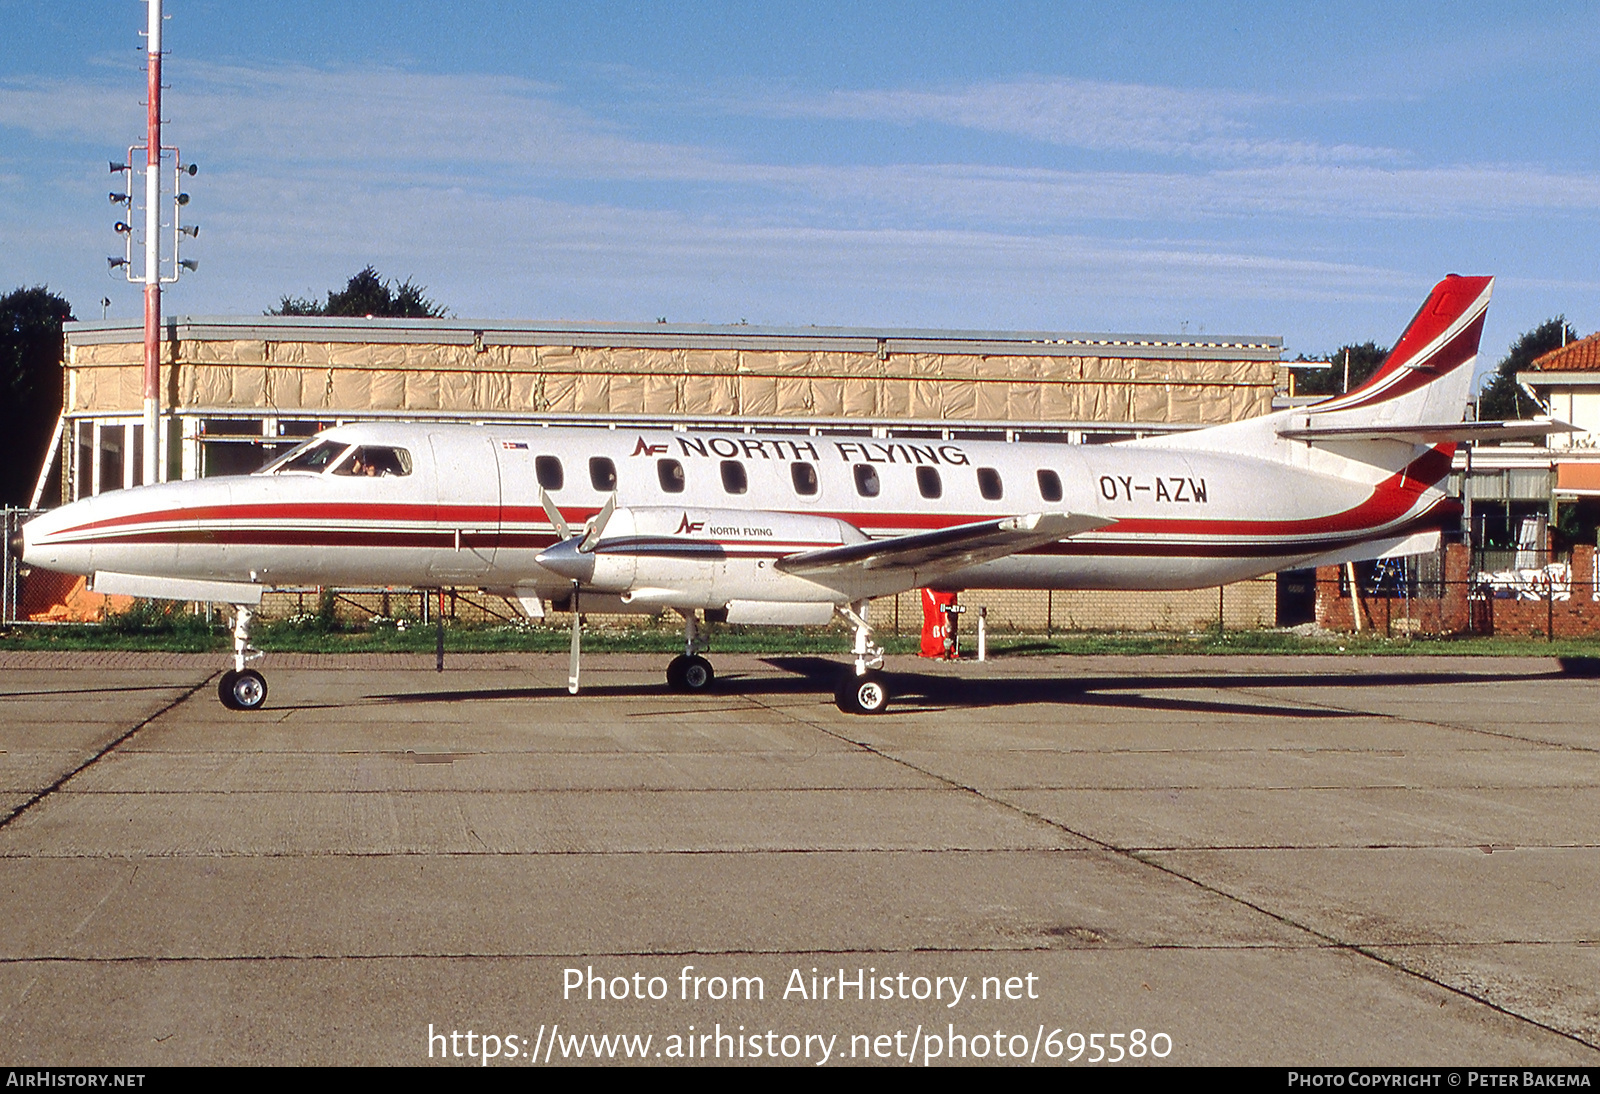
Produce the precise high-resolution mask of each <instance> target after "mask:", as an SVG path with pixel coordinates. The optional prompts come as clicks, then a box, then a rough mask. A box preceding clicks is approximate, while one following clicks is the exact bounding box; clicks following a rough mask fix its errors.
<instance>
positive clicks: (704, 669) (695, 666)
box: [667, 608, 717, 691]
mask: <svg viewBox="0 0 1600 1094" xmlns="http://www.w3.org/2000/svg"><path fill="white" fill-rule="evenodd" d="M678 613H679V614H680V615H682V616H683V653H681V654H679V655H678V656H677V657H674V658H673V659H672V660H671V661H670V662H668V663H667V687H669V688H671V689H672V690H673V691H706V690H707V689H709V688H710V687H711V685H712V683H713V682H714V681H715V680H716V678H717V674H716V673H715V672H714V671H712V668H711V662H710V661H707V660H706V659H705V658H704V657H701V656H700V628H699V626H697V625H696V623H695V618H694V609H693V608H690V609H687V610H685V609H683V608H679V609H678Z"/></svg>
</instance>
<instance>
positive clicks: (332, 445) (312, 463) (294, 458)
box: [266, 440, 350, 475]
mask: <svg viewBox="0 0 1600 1094" xmlns="http://www.w3.org/2000/svg"><path fill="white" fill-rule="evenodd" d="M349 448H350V446H349V445H348V444H345V443H344V442H342V441H316V440H313V441H307V442H306V443H305V444H303V445H301V446H300V447H299V448H297V449H295V450H294V451H293V452H291V453H289V454H288V455H287V456H285V457H284V458H283V459H282V460H281V461H280V462H279V463H277V464H276V465H274V466H272V467H268V468H267V469H266V470H268V471H270V472H274V473H277V472H283V471H309V472H310V473H311V474H313V475H320V474H322V473H323V472H324V471H326V470H327V469H328V468H329V466H330V465H332V464H333V462H334V461H335V460H336V459H338V458H339V457H340V456H341V455H343V454H344V453H345V452H346V451H348V450H349Z"/></svg>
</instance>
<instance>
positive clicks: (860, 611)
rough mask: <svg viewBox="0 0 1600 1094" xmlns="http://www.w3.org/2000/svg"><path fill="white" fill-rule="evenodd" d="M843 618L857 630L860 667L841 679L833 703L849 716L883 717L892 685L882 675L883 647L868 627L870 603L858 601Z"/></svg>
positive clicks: (843, 614)
mask: <svg viewBox="0 0 1600 1094" xmlns="http://www.w3.org/2000/svg"><path fill="white" fill-rule="evenodd" d="M839 614H840V615H841V616H843V617H844V619H845V621H846V622H848V623H849V624H850V625H851V626H852V627H854V628H855V632H856V634H855V655H856V663H855V665H854V667H853V668H852V669H847V670H846V671H845V672H844V674H843V675H842V676H841V677H840V678H839V686H838V687H837V688H835V689H834V692H833V702H834V705H835V706H837V707H838V708H839V709H840V710H842V711H843V712H844V713H846V714H882V713H883V712H884V711H885V710H887V709H889V699H890V697H891V696H890V692H889V684H888V682H887V681H886V680H885V679H884V677H883V675H882V674H881V673H880V672H879V671H878V670H879V669H881V668H883V647H882V646H879V645H878V644H877V643H875V642H873V641H872V628H871V627H870V626H868V625H867V601H865V600H858V601H856V602H855V603H854V604H852V605H850V606H849V607H847V608H840V609H839Z"/></svg>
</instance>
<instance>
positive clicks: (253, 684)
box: [217, 604, 267, 710]
mask: <svg viewBox="0 0 1600 1094" xmlns="http://www.w3.org/2000/svg"><path fill="white" fill-rule="evenodd" d="M233 610H234V617H233V668H231V669H229V670H228V671H227V672H225V673H223V674H222V679H221V680H219V681H218V682H217V698H218V699H221V700H222V705H223V706H225V707H227V708H228V709H229V710H256V709H259V708H260V706H261V704H262V703H264V702H266V701H267V680H266V677H264V676H262V675H261V674H260V673H259V672H257V671H256V670H255V669H248V668H245V664H246V662H249V661H254V660H256V659H258V658H259V657H260V656H261V651H260V650H258V649H256V648H255V647H254V646H252V645H251V644H250V624H251V622H252V620H253V619H254V616H252V615H251V614H250V609H249V608H247V607H245V606H244V605H243V604H235V605H234V607H233Z"/></svg>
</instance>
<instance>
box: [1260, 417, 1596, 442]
mask: <svg viewBox="0 0 1600 1094" xmlns="http://www.w3.org/2000/svg"><path fill="white" fill-rule="evenodd" d="M1577 431H1578V427H1577V426H1575V425H1568V424H1567V423H1566V422H1558V421H1554V420H1552V419H1550V418H1534V419H1532V420H1530V421H1520V422H1454V423H1445V422H1441V423H1438V424H1435V425H1424V424H1420V423H1419V424H1416V425H1358V426H1328V425H1324V426H1319V425H1306V426H1303V427H1301V428H1299V429H1280V430H1278V436H1280V437H1286V438H1288V439H1289V440H1291V441H1307V442H1312V443H1314V442H1316V441H1409V442H1410V443H1411V444H1453V443H1456V442H1458V441H1527V440H1534V439H1541V440H1542V439H1543V438H1544V437H1546V436H1548V435H1549V434H1551V433H1576V432H1577Z"/></svg>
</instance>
